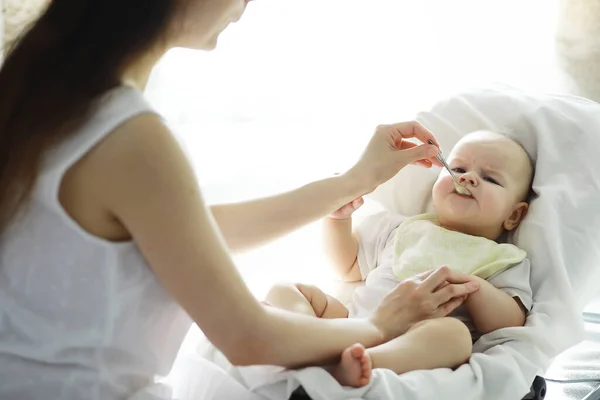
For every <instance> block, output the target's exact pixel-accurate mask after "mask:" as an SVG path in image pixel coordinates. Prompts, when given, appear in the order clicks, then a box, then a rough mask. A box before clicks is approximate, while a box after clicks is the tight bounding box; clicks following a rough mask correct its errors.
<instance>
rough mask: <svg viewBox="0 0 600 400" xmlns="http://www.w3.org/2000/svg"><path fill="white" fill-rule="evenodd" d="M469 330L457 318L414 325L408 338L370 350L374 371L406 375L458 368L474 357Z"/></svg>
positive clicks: (403, 336)
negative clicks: (379, 369) (430, 370)
mask: <svg viewBox="0 0 600 400" xmlns="http://www.w3.org/2000/svg"><path fill="white" fill-rule="evenodd" d="M471 351H472V341H471V334H470V332H469V329H468V328H467V327H466V325H465V324H463V323H462V322H461V321H459V320H457V319H455V318H437V319H431V320H427V321H423V322H421V323H419V324H416V325H414V326H413V327H412V328H411V329H410V330H409V331H408V332H406V333H405V334H404V335H402V336H399V337H397V338H396V339H393V340H391V341H389V342H387V343H384V344H382V345H380V346H376V347H372V348H370V349H367V354H368V355H369V356H370V357H371V361H372V362H373V368H387V369H391V370H392V371H394V372H396V373H397V374H403V373H405V372H409V371H415V370H420V369H434V368H457V367H459V366H460V365H462V364H464V363H465V362H467V361H468V360H469V357H471Z"/></svg>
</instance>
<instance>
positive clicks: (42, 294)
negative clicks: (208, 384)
mask: <svg viewBox="0 0 600 400" xmlns="http://www.w3.org/2000/svg"><path fill="white" fill-rule="evenodd" d="M148 112H153V111H152V109H151V107H150V106H149V105H148V104H147V103H146V101H145V100H144V98H143V96H142V94H141V93H140V92H138V91H137V90H135V89H132V88H128V87H119V88H116V89H113V90H111V91H110V92H108V93H107V94H106V95H105V96H103V98H102V101H101V103H100V104H99V106H98V107H97V108H96V111H95V112H94V113H93V114H92V116H91V117H90V118H89V120H88V121H87V122H86V123H85V124H84V126H83V127H82V128H81V129H80V130H79V131H78V132H77V133H76V134H74V135H73V136H72V137H71V138H70V139H69V140H67V141H66V142H64V143H63V144H61V145H60V146H58V147H57V148H55V149H53V151H51V152H50V153H49V154H47V157H45V162H44V166H43V170H42V171H41V174H40V176H39V179H38V181H37V184H36V187H35V189H34V192H33V194H32V199H31V204H30V206H29V207H27V208H26V209H25V210H24V212H23V215H22V217H20V218H17V219H15V221H14V222H13V223H12V225H11V226H10V227H9V229H8V230H7V231H6V232H5V234H4V235H3V238H2V240H1V241H0V399H19V400H29V399H32V400H33V399H36V400H37V399H54V400H63V399H64V400H67V399H68V400H79V399H82V400H83V399H86V400H90V399H102V400H112V399H128V398H133V397H135V398H136V399H138V398H147V397H146V396H144V395H143V394H144V393H149V392H150V391H151V390H150V389H149V388H151V387H152V385H153V382H154V379H155V376H156V375H158V376H164V375H166V374H168V372H169V370H170V369H171V367H172V365H173V362H174V359H175V356H176V355H177V351H178V349H179V347H180V345H181V343H182V341H183V339H184V336H185V335H186V333H187V331H188V329H189V328H190V326H191V320H190V318H189V317H188V316H187V314H186V313H185V312H184V311H183V309H182V308H181V307H179V305H178V304H176V303H175V302H174V301H173V300H172V299H171V298H170V297H169V295H168V294H167V293H166V292H165V291H164V290H163V288H162V287H161V286H160V284H159V283H158V281H157V280H156V278H155V276H154V274H153V273H152V271H151V270H150V269H149V267H148V266H147V264H146V263H145V261H144V259H143V257H142V255H141V254H140V252H139V250H138V248H137V247H136V245H135V244H134V243H133V242H124V243H112V242H109V241H106V240H103V239H100V238H98V237H95V236H92V235H90V234H89V233H87V232H86V231H84V230H83V229H82V228H81V227H80V226H79V225H78V224H77V223H76V222H75V221H74V220H72V219H71V218H70V217H69V216H68V215H67V214H66V212H65V210H64V209H63V208H62V206H61V205H60V203H59V201H58V193H59V186H60V182H61V180H62V177H63V175H64V174H65V172H66V171H67V170H68V168H69V167H71V166H72V165H73V164H74V163H75V162H77V161H78V160H79V159H81V157H82V156H84V155H85V154H86V153H87V152H88V151H89V150H90V149H91V148H93V147H94V146H95V145H96V144H97V143H98V142H99V141H100V140H102V139H103V138H104V137H106V136H107V135H108V134H109V133H110V132H112V131H113V130H114V129H115V128H116V127H117V126H119V125H120V124H122V123H123V122H125V121H126V120H128V119H130V118H132V117H134V116H136V115H138V114H140V113H148ZM136 393H137V395H136Z"/></svg>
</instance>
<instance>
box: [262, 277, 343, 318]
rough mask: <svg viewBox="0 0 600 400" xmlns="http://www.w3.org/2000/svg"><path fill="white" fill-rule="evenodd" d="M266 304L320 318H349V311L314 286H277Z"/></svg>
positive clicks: (272, 290) (266, 300) (299, 284)
mask: <svg viewBox="0 0 600 400" xmlns="http://www.w3.org/2000/svg"><path fill="white" fill-rule="evenodd" d="M265 303H267V304H268V305H270V306H273V307H277V308H281V309H284V310H288V311H291V312H295V313H298V314H305V315H310V316H315V317H318V318H348V309H347V308H346V307H345V306H344V305H343V304H342V303H341V302H340V301H339V300H338V299H336V298H335V297H332V296H330V295H328V294H326V293H325V292H323V291H322V290H321V289H319V288H318V287H316V286H313V285H304V284H301V283H297V284H277V285H275V286H273V287H272V288H271V290H270V291H269V293H268V294H267V297H266V298H265Z"/></svg>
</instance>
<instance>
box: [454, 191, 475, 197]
mask: <svg viewBox="0 0 600 400" xmlns="http://www.w3.org/2000/svg"><path fill="white" fill-rule="evenodd" d="M452 193H454V194H455V195H457V196H460V197H463V198H465V199H474V198H475V197H474V196H473V193H471V192H470V191H469V193H471V195H470V196H469V195H466V194H462V193H458V192H457V191H456V189H454V190H453V191H452Z"/></svg>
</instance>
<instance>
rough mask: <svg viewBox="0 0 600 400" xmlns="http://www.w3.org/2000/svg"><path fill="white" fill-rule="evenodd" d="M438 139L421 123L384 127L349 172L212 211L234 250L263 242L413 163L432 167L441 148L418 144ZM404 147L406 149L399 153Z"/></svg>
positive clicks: (352, 198)
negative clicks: (414, 141) (412, 140)
mask: <svg viewBox="0 0 600 400" xmlns="http://www.w3.org/2000/svg"><path fill="white" fill-rule="evenodd" d="M407 138H416V139H419V140H420V141H421V142H422V143H427V142H428V141H430V140H431V141H433V142H434V143H436V144H437V140H436V139H435V137H434V136H433V135H432V134H431V132H429V131H428V130H427V129H425V128H424V127H423V126H421V125H420V124H418V123H416V122H412V121H409V122H401V123H397V124H391V125H380V126H379V127H377V130H376V132H375V134H374V135H373V137H372V138H371V141H370V142H369V144H368V145H367V148H366V150H365V152H364V153H363V155H362V157H361V158H360V159H359V160H358V162H357V163H356V164H355V165H354V166H353V167H352V168H351V169H350V170H349V171H348V172H346V173H345V174H343V175H338V176H335V177H331V178H328V179H323V180H320V181H317V182H313V183H310V184H308V185H306V186H303V187H301V188H299V189H296V190H293V191H291V192H288V193H283V194H280V195H277V196H272V197H268V198H265V199H260V200H254V201H248V202H243V203H238V204H225V205H218V206H213V207H212V209H211V211H212V214H213V216H214V218H215V220H216V222H217V224H218V226H219V228H220V229H221V232H222V234H223V236H224V238H225V241H226V242H227V244H228V245H229V247H230V248H231V249H232V250H233V251H239V250H244V249H247V248H251V247H254V246H257V245H261V244H264V243H265V242H268V241H270V240H273V239H276V238H277V237H279V236H281V235H284V234H286V233H288V232H290V231H292V230H294V229H296V228H299V227H301V226H302V225H305V224H308V223H310V222H313V221H315V220H317V219H319V218H321V217H323V216H325V215H327V214H329V213H331V212H333V211H334V210H337V209H338V208H340V207H341V206H343V205H344V204H346V203H349V202H350V201H352V200H354V199H356V198H357V197H359V196H362V195H364V194H366V193H369V192H371V191H372V190H373V189H375V188H376V187H377V185H379V184H381V183H383V182H385V181H387V180H388V179H390V178H392V177H393V176H394V174H395V173H396V172H397V171H399V170H400V169H401V168H403V167H404V166H406V165H407V164H409V163H416V164H420V165H422V166H425V167H430V166H431V165H432V164H436V165H438V166H441V165H440V164H439V161H437V159H435V156H436V154H437V152H438V148H437V147H435V146H430V145H421V146H418V145H416V144H414V143H412V142H409V141H406V140H404V139H407ZM398 150H402V151H398Z"/></svg>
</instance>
